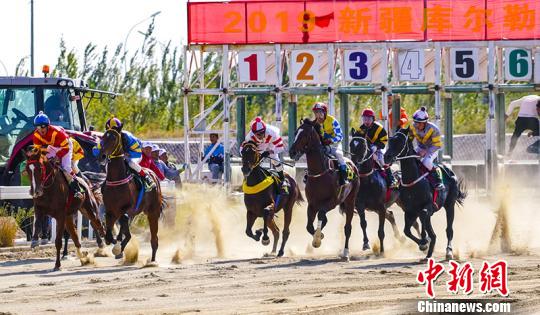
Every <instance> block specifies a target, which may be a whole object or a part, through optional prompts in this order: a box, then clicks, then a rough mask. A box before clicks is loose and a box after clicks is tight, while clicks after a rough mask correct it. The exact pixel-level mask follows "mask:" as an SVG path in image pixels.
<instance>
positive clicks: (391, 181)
mask: <svg viewBox="0 0 540 315" xmlns="http://www.w3.org/2000/svg"><path fill="white" fill-rule="evenodd" d="M384 172H385V173H386V186H387V187H388V188H391V189H392V188H397V182H396V179H395V178H394V174H392V170H391V169H390V167H387V168H385V169H384Z"/></svg>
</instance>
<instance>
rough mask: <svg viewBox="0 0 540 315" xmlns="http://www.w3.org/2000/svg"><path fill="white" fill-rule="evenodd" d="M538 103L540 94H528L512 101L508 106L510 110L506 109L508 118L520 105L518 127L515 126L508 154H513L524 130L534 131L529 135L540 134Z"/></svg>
mask: <svg viewBox="0 0 540 315" xmlns="http://www.w3.org/2000/svg"><path fill="white" fill-rule="evenodd" d="M538 103H540V96H538V95H527V96H524V97H522V98H520V99H518V100H515V101H513V102H511V103H510V105H509V106H508V110H507V111H506V115H505V118H506V120H508V118H509V117H510V115H511V114H512V111H513V110H514V108H516V106H517V107H519V113H518V118H517V119H516V127H515V128H514V133H513V134H512V138H511V139H510V148H509V149H508V155H511V154H512V151H514V148H515V147H516V144H517V141H518V138H519V137H520V136H521V134H522V133H523V131H525V130H530V131H532V134H531V133H529V136H531V135H532V136H538V135H539V134H540V126H539V122H538V113H537V109H536V106H537V104H538Z"/></svg>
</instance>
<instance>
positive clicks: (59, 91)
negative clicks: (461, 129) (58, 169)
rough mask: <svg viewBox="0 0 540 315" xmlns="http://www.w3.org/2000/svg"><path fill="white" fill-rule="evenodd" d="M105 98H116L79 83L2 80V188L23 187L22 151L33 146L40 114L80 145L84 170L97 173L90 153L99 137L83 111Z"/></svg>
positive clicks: (0, 102)
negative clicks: (43, 114) (47, 117)
mask: <svg viewBox="0 0 540 315" xmlns="http://www.w3.org/2000/svg"><path fill="white" fill-rule="evenodd" d="M44 74H47V73H46V72H44ZM106 95H108V96H111V97H115V96H117V94H115V93H112V92H107V91H99V90H94V89H90V88H88V87H87V86H86V84H85V83H84V82H83V81H82V80H78V79H70V78H61V77H58V78H53V77H47V76H45V77H43V78H33V77H32V78H31V77H0V185H6V186H12V185H21V181H22V180H23V179H22V178H21V176H20V174H19V173H20V172H21V162H23V160H24V156H23V153H22V149H23V148H25V147H27V146H28V145H30V144H31V143H32V133H33V131H34V126H33V120H34V117H35V116H36V115H37V114H38V113H39V112H40V111H43V112H44V113H45V114H47V115H48V116H49V118H50V120H51V124H53V125H57V126H61V127H63V128H64V129H65V130H66V131H67V132H68V133H69V134H70V135H71V136H72V137H74V138H75V139H76V140H77V141H78V142H79V143H80V144H81V146H82V147H83V149H84V151H85V153H87V154H85V155H86V156H87V159H83V160H81V163H80V165H81V167H80V168H81V170H91V171H98V170H99V165H97V163H96V162H95V161H92V160H93V157H91V153H90V152H91V149H92V147H93V146H94V145H95V143H96V137H95V135H94V134H92V132H91V131H90V130H89V126H88V125H87V122H86V117H85V112H84V110H85V106H88V104H89V103H90V102H91V101H92V99H95V98H102V97H104V96H106ZM83 101H84V103H83ZM85 160H86V161H85Z"/></svg>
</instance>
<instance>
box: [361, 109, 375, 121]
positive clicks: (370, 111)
mask: <svg viewBox="0 0 540 315" xmlns="http://www.w3.org/2000/svg"><path fill="white" fill-rule="evenodd" d="M362 117H373V118H375V112H374V111H373V109H371V108H370V107H368V108H366V109H364V110H363V111H362Z"/></svg>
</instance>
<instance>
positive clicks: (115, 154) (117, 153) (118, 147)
mask: <svg viewBox="0 0 540 315" xmlns="http://www.w3.org/2000/svg"><path fill="white" fill-rule="evenodd" d="M107 132H112V133H113V134H114V135H115V136H116V143H115V144H114V150H113V151H112V152H111V154H109V159H115V158H119V157H123V156H124V150H123V149H122V135H121V134H120V133H119V132H118V131H116V130H114V129H112V128H111V129H109V130H107V131H106V132H105V133H107Z"/></svg>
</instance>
